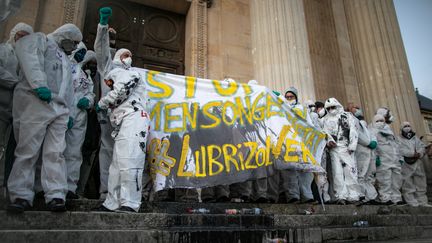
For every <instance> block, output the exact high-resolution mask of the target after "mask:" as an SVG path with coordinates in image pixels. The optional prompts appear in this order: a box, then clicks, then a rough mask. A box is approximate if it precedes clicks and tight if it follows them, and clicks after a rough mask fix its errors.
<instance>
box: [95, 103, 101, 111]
mask: <svg viewBox="0 0 432 243" xmlns="http://www.w3.org/2000/svg"><path fill="white" fill-rule="evenodd" d="M95 110H96V113H99V112H101V111H102V110H103V109H102V108H100V106H99V104H96V107H95Z"/></svg>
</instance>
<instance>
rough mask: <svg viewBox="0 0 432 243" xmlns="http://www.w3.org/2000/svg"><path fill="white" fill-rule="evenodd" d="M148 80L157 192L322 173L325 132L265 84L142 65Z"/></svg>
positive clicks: (150, 161)
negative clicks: (293, 172)
mask: <svg viewBox="0 0 432 243" xmlns="http://www.w3.org/2000/svg"><path fill="white" fill-rule="evenodd" d="M135 70H137V71H139V72H140V73H141V75H142V77H143V78H144V79H145V80H146V82H147V86H148V89H147V96H148V98H149V112H150V118H151V129H150V134H149V140H148V143H147V162H146V166H148V169H149V171H150V175H151V177H152V179H153V183H154V189H155V190H156V191H159V190H162V189H165V188H203V187H208V186H216V185H229V184H232V183H237V182H243V181H247V180H254V179H259V178H263V177H268V176H271V175H272V174H273V173H274V171H275V170H284V169H291V170H301V171H307V172H320V173H324V170H323V169H322V167H321V166H320V160H321V155H322V152H323V149H324V146H325V135H324V134H323V133H321V132H320V131H318V130H316V129H315V128H314V127H313V126H312V125H309V124H307V122H306V121H305V120H304V119H302V118H301V117H300V116H298V115H297V114H295V112H293V111H292V110H291V109H290V108H289V106H288V105H287V104H286V103H285V102H284V101H283V99H281V98H279V97H277V96H276V95H275V94H274V93H273V92H272V91H271V90H269V89H268V88H266V87H264V86H261V85H247V84H243V83H237V82H234V81H227V80H222V81H219V80H209V79H201V78H195V77H186V76H179V75H173V74H167V73H160V72H155V71H149V70H145V69H135Z"/></svg>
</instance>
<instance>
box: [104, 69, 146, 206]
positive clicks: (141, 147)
mask: <svg viewBox="0 0 432 243" xmlns="http://www.w3.org/2000/svg"><path fill="white" fill-rule="evenodd" d="M105 80H106V82H107V83H108V84H110V83H111V84H112V90H111V91H110V92H108V94H107V95H106V96H104V97H103V98H101V100H100V101H99V103H98V105H97V107H96V110H97V111H100V110H106V109H108V108H111V109H112V113H111V115H110V120H111V123H112V125H113V126H114V132H113V138H114V141H115V142H114V153H113V161H112V163H111V166H110V169H109V177H108V195H107V198H106V200H105V202H104V203H103V206H101V208H99V210H102V211H108V210H111V211H112V210H118V211H123V212H138V210H139V207H140V205H141V190H142V184H141V183H142V175H143V169H144V163H145V156H146V145H147V136H148V132H149V125H150V118H149V114H148V108H147V98H146V86H145V82H144V80H143V79H142V78H141V76H140V74H139V73H138V72H136V71H128V70H124V69H121V68H116V69H113V70H112V71H111V72H109V73H108V75H107V76H106V77H105Z"/></svg>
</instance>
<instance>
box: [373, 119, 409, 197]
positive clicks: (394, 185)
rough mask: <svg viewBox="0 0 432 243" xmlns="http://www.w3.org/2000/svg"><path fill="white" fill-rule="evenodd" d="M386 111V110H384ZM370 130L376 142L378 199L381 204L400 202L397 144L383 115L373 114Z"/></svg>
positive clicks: (400, 177)
mask: <svg viewBox="0 0 432 243" xmlns="http://www.w3.org/2000/svg"><path fill="white" fill-rule="evenodd" d="M386 113H388V112H386ZM371 131H372V132H373V133H374V134H375V136H376V138H377V142H378V146H377V149H376V159H375V160H376V181H377V189H378V195H379V200H380V202H381V203H383V204H388V205H391V204H402V197H401V193H400V189H401V186H402V175H401V163H403V160H402V158H401V155H400V152H399V145H398V143H397V140H396V137H395V136H394V134H393V131H392V130H391V128H390V126H389V125H388V124H386V119H385V117H384V116H383V115H380V114H377V115H375V116H374V119H373V124H372V126H371Z"/></svg>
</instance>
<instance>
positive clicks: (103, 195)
mask: <svg viewBox="0 0 432 243" xmlns="http://www.w3.org/2000/svg"><path fill="white" fill-rule="evenodd" d="M107 195H108V192H101V193H100V194H99V200H103V201H105V199H106V197H107Z"/></svg>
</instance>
